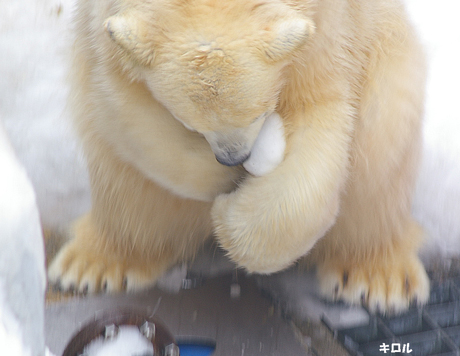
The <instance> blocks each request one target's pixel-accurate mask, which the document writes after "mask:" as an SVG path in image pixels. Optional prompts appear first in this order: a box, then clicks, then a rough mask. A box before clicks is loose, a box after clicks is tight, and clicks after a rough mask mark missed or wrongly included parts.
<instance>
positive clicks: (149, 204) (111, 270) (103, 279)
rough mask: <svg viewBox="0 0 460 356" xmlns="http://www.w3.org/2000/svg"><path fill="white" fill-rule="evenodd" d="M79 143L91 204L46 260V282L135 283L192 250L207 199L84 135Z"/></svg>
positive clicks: (85, 285)
mask: <svg viewBox="0 0 460 356" xmlns="http://www.w3.org/2000/svg"><path fill="white" fill-rule="evenodd" d="M96 142H97V144H93V143H96ZM85 149H86V150H87V153H88V154H87V156H88V167H89V173H90V178H91V186H92V198H93V199H92V200H93V201H92V204H93V206H92V210H91V212H90V213H89V214H88V215H86V216H84V217H83V218H81V219H80V220H79V221H78V222H77V223H76V224H75V225H74V228H73V230H72V234H73V239H72V240H71V241H69V242H68V243H67V244H66V245H65V246H64V247H63V249H62V250H61V251H60V252H59V253H58V255H57V256H56V258H55V259H54V261H53V262H52V264H51V265H50V267H49V271H48V275H49V280H50V282H51V283H55V284H60V287H61V288H62V289H63V290H68V289H75V290H77V291H79V292H86V291H87V292H95V291H100V290H104V289H106V290H108V291H118V290H122V289H127V290H136V289H140V288H143V287H146V286H149V285H152V284H153V283H154V282H155V280H156V279H157V278H158V277H159V276H160V275H161V274H162V273H163V272H165V271H166V270H167V269H168V268H169V267H171V266H172V265H173V264H174V263H177V262H178V261H182V260H186V259H189V258H191V257H193V255H194V253H195V252H196V250H197V248H198V247H199V246H200V245H201V244H202V243H203V242H204V241H205V239H206V238H208V237H209V236H210V233H211V225H210V207H211V204H210V203H206V202H198V201H193V200H187V199H182V198H178V197H177V196H175V195H173V194H171V193H169V192H168V191H166V190H165V189H163V188H160V187H159V186H158V185H156V184H155V183H153V182H151V181H149V180H147V179H146V178H145V177H144V176H143V175H142V174H141V173H139V172H138V171H137V170H136V169H134V168H133V167H131V166H130V165H129V164H127V163H125V162H122V161H121V160H119V159H118V158H117V157H116V156H115V155H114V154H113V153H112V152H111V150H110V148H109V147H108V146H104V144H103V141H102V140H87V142H86V145H85Z"/></svg>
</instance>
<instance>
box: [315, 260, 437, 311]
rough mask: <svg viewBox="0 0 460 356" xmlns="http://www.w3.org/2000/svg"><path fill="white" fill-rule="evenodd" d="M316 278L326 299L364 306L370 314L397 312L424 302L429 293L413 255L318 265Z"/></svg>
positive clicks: (425, 277)
mask: <svg viewBox="0 0 460 356" xmlns="http://www.w3.org/2000/svg"><path fill="white" fill-rule="evenodd" d="M318 278H319V282H320V289H321V292H322V294H323V295H324V296H325V297H326V298H328V299H331V300H343V301H345V302H347V303H350V304H365V305H366V306H367V307H368V308H369V310H371V311H372V312H377V311H379V312H381V313H390V314H392V313H400V312H402V311H404V310H406V309H407V308H408V307H409V305H410V304H411V303H416V304H418V305H421V304H424V303H426V302H427V301H428V296H429V291H430V286H429V280H428V276H427V274H426V272H425V269H424V267H423V265H422V263H421V262H420V260H419V259H418V257H417V256H416V255H415V254H413V255H412V256H411V255H409V256H404V257H402V256H401V258H400V259H395V258H392V259H387V260H385V259H383V258H382V259H375V260H374V261H372V262H370V263H361V264H353V263H351V262H350V263H343V264H341V263H338V262H337V261H329V262H325V263H322V264H320V265H319V266H318Z"/></svg>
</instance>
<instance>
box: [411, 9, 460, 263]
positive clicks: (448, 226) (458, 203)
mask: <svg viewBox="0 0 460 356" xmlns="http://www.w3.org/2000/svg"><path fill="white" fill-rule="evenodd" d="M406 3H407V8H408V11H409V14H410V15H411V17H412V20H413V22H414V24H415V26H416V27H417V30H418V31H419V33H420V36H421V39H422V42H423V44H424V45H425V48H426V52H427V57H428V65H429V76H428V85H427V101H426V112H425V126H424V131H423V133H424V150H423V158H422V166H421V170H420V175H419V178H418V183H417V189H416V193H415V199H414V204H413V212H414V215H415V217H416V218H417V219H418V221H419V222H420V223H421V224H422V225H423V226H424V228H425V229H426V231H427V233H428V235H429V236H428V237H427V241H426V244H425V248H424V251H423V252H424V255H425V256H426V257H435V256H436V255H440V256H444V257H450V256H455V255H458V254H460V140H459V136H460V108H459V106H458V103H457V100H458V95H459V93H460V91H459V89H458V87H459V85H460V66H459V65H458V64H459V63H460V31H459V30H458V25H457V21H458V18H457V17H458V16H457V14H458V13H459V11H460V3H458V2H456V1H451V0H439V1H436V2H432V1H428V0H423V1H421V0H406Z"/></svg>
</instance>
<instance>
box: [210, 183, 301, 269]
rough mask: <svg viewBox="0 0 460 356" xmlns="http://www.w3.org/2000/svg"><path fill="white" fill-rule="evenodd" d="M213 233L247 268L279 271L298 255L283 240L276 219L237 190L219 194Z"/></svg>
mask: <svg viewBox="0 0 460 356" xmlns="http://www.w3.org/2000/svg"><path fill="white" fill-rule="evenodd" d="M211 213H212V220H213V226H214V233H215V235H216V238H217V240H218V242H219V243H220V245H221V247H222V248H223V249H225V250H226V251H227V255H228V256H229V258H230V259H231V260H232V261H233V262H235V263H236V264H237V265H238V266H239V267H243V268H245V269H246V270H247V271H248V272H251V273H252V272H255V273H273V272H278V271H280V270H282V269H284V268H286V267H288V266H289V265H290V264H292V263H293V262H294V261H295V259H296V258H298V257H299V256H297V255H296V253H297V252H298V251H292V249H291V246H288V245H286V244H284V243H283V241H282V240H283V236H284V234H280V233H277V231H276V230H277V229H276V228H275V226H276V222H273V221H270V217H269V216H265V218H264V213H263V212H261V211H260V206H258V205H257V202H256V201H251V200H250V199H249V200H246V199H244V198H242V197H241V196H239V195H238V192H234V193H230V194H222V195H220V196H218V197H217V198H216V199H215V201H214V205H213V209H212V211H211Z"/></svg>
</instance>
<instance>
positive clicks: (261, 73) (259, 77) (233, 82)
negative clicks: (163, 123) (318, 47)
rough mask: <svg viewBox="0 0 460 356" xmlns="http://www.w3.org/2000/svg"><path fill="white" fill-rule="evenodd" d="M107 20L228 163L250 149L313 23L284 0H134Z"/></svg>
mask: <svg viewBox="0 0 460 356" xmlns="http://www.w3.org/2000/svg"><path fill="white" fill-rule="evenodd" d="M105 28H106V31H107V33H108V34H109V35H110V37H111V39H112V40H113V42H114V43H115V44H116V47H117V52H118V53H117V55H118V56H119V57H120V59H121V60H122V62H123V63H124V65H125V68H127V70H128V71H129V72H130V73H131V74H132V75H134V76H135V77H136V78H137V79H140V80H142V81H144V82H145V84H146V85H147V87H148V88H149V89H150V91H151V92H152V94H153V96H154V97H155V99H156V100H158V101H159V102H161V103H162V104H163V105H164V106H165V107H166V108H167V109H168V110H169V111H170V112H171V114H172V115H173V116H174V117H175V118H176V119H177V120H179V121H180V122H182V123H183V124H184V126H186V127H187V128H188V129H190V130H193V131H197V132H199V133H200V134H202V135H203V136H204V137H205V138H206V140H207V141H208V142H209V144H210V146H211V149H212V151H213V152H214V154H215V156H216V158H217V160H218V161H219V162H220V163H222V164H225V165H228V166H233V165H238V164H241V163H242V162H244V161H245V160H246V159H247V158H248V157H249V155H250V153H251V148H252V146H253V144H254V141H255V139H256V138H257V135H258V133H259V131H260V129H261V127H262V125H263V123H264V120H265V118H266V117H267V116H268V115H269V114H270V113H272V112H273V111H274V110H275V109H276V105H277V102H278V96H279V92H280V90H281V89H282V87H283V84H284V81H283V69H284V68H285V67H286V65H287V64H289V63H290V61H291V60H292V58H294V56H295V53H296V52H297V51H298V49H299V48H300V47H301V46H302V45H303V44H304V43H305V42H306V39H307V38H308V36H309V35H310V34H311V33H312V32H313V31H314V26H313V23H312V21H310V20H309V19H307V18H304V17H302V16H300V15H299V13H298V11H295V10H294V9H293V8H291V7H290V6H288V5H286V4H285V3H284V2H282V1H280V0H271V1H256V0H232V1H228V0H156V1H148V0H138V1H130V2H127V4H126V8H122V9H120V10H119V12H118V13H117V14H115V15H114V16H112V17H110V18H108V19H107V20H106V22H105Z"/></svg>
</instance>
